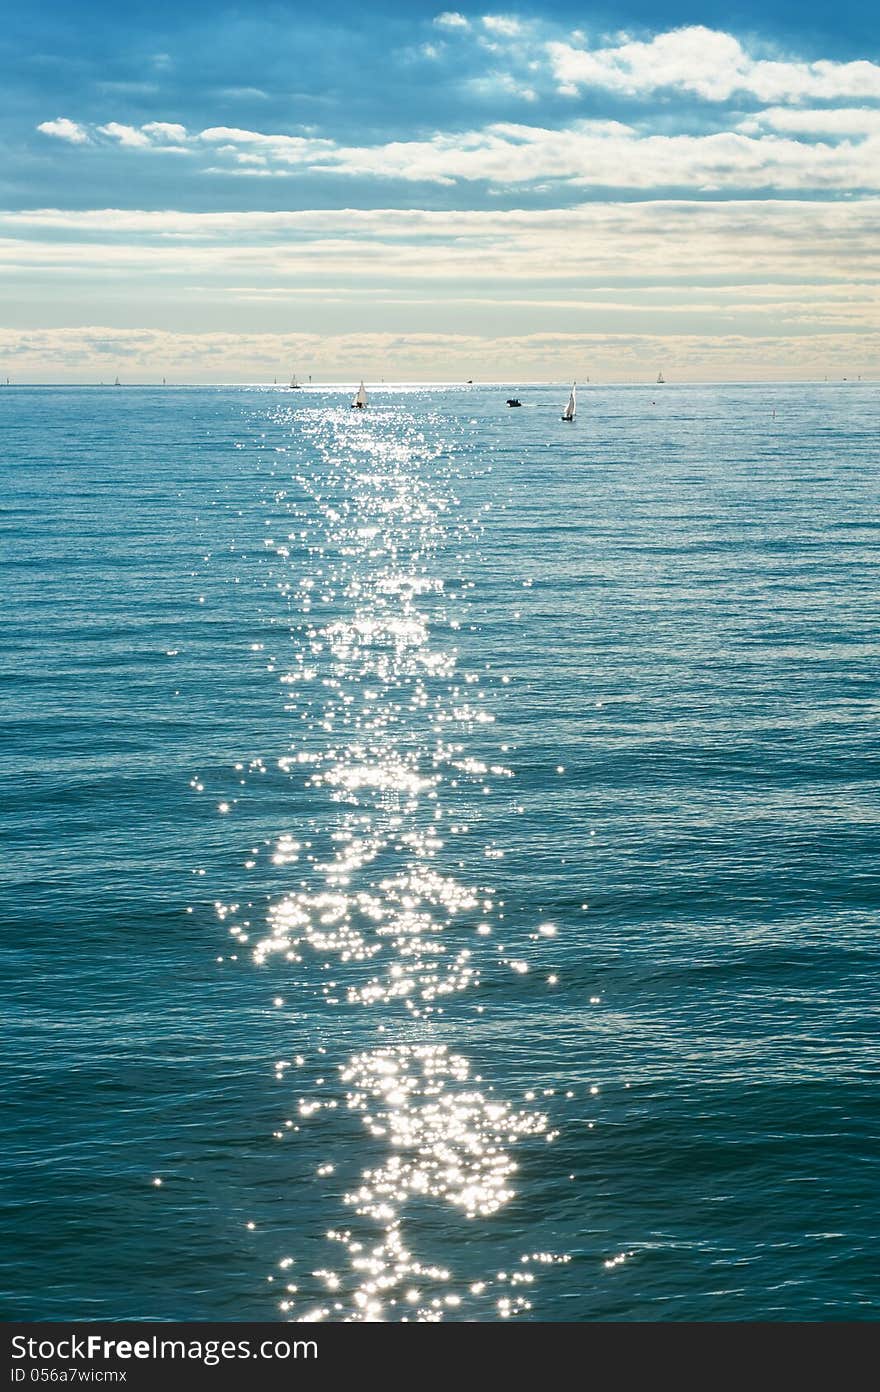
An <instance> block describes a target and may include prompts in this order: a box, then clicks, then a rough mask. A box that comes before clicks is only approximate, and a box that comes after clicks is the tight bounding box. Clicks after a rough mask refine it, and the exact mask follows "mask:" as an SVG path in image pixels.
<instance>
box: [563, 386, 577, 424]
mask: <svg viewBox="0 0 880 1392" xmlns="http://www.w3.org/2000/svg"><path fill="white" fill-rule="evenodd" d="M576 415H577V383H576V382H572V384H571V395H570V396H569V398H568V405H567V406H566V408H565V410H564V411H563V413H562V419H563V420H564V421H573V420H574V418H575V416H576Z"/></svg>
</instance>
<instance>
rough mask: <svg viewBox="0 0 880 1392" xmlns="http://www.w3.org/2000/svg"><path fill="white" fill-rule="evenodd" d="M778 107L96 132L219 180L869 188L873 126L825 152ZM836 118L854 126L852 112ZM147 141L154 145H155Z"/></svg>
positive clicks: (496, 84)
mask: <svg viewBox="0 0 880 1392" xmlns="http://www.w3.org/2000/svg"><path fill="white" fill-rule="evenodd" d="M471 81H472V84H473V85H472V90H474V91H475V92H476V93H478V94H479V95H481V96H483V97H485V98H486V99H491V97H492V96H493V95H497V94H499V93H505V94H507V95H514V96H516V97H518V98H520V99H522V100H525V101H528V102H534V101H535V100H536V93H535V89H534V88H533V87H531V86H528V85H526V84H525V83H521V82H520V81H519V80H518V79H517V78H516V77H515V76H513V75H512V74H510V73H505V72H492V73H489V74H488V75H487V76H485V77H482V78H476V79H472V80H471ZM781 110H782V108H770V113H771V114H770V115H768V116H767V118H766V125H769V127H770V129H769V130H768V129H766V126H765V124H763V123H762V119H761V118H760V117H756V118H753V119H750V120H749V121H747V122H740V124H739V126H738V127H736V128H734V129H731V130H721V131H716V132H713V133H711V134H708V135H691V134H684V135H675V134H665V133H664V134H662V135H660V134H653V133H651V132H650V130H647V131H646V130H642V129H639V128H636V127H634V126H631V125H626V124H624V123H622V122H619V121H597V120H591V121H586V120H583V121H572V122H569V124H568V125H567V126H566V127H565V128H564V129H562V130H558V129H551V128H548V127H543V126H531V125H524V124H517V123H511V122H493V123H491V124H488V125H485V126H482V127H480V128H478V129H474V130H470V131H465V132H462V133H455V134H450V133H445V132H438V133H437V134H435V135H433V136H431V137H430V138H428V139H421V140H395V141H389V142H387V143H386V144H382V145H350V146H341V145H338V144H337V143H336V142H335V141H333V140H330V139H325V138H319V137H316V136H311V135H308V136H305V135H282V134H274V133H271V132H265V131H253V130H246V129H242V128H240V127H236V126H211V127H208V128H207V129H205V130H203V131H201V132H200V133H198V134H194V135H192V136H187V135H186V132H185V131H184V128H183V127H182V126H177V125H175V124H173V123H168V122H159V121H157V122H150V123H149V125H147V126H144V127H142V128H141V129H136V128H135V127H133V126H123V125H119V124H118V123H117V122H110V123H108V124H107V125H104V126H99V127H98V128H97V129H98V131H99V133H101V134H104V135H108V136H111V137H112V138H114V139H116V140H117V141H118V142H119V143H120V144H122V145H124V146H126V147H128V148H131V149H135V150H136V149H141V150H143V149H152V150H157V149H160V150H163V151H164V152H166V153H171V152H172V151H176V152H180V151H182V150H184V149H186V150H190V151H194V152H197V151H200V150H201V151H202V152H203V153H204V152H205V148H206V147H211V156H212V159H211V166H210V172H211V173H218V172H219V173H222V172H224V168H223V161H224V160H226V161H228V167H227V169H226V172H227V173H229V174H235V173H239V174H242V173H244V172H246V171H247V167H248V166H251V167H252V168H253V167H255V166H256V162H255V161H253V160H242V159H241V158H240V155H241V154H242V153H250V154H259V155H260V156H262V157H263V166H264V171H263V172H266V173H272V174H275V175H283V174H285V173H291V172H294V171H305V172H311V173H321V174H336V175H341V176H356V177H358V178H364V177H372V178H374V179H383V180H384V179H397V180H404V181H408V182H426V183H437V184H446V185H451V184H455V183H456V182H463V183H468V182H476V181H480V182H486V183H488V184H490V185H493V186H496V187H506V188H511V187H525V186H528V185H538V186H540V187H542V188H545V187H546V186H547V185H548V184H560V185H568V186H570V187H574V188H578V187H584V188H586V187H593V188H596V187H599V188H609V189H611V188H619V189H645V190H650V189H672V188H680V189H687V188H692V189H698V190H700V191H701V192H706V191H712V190H716V189H737V190H741V191H742V190H758V189H774V190H785V191H794V190H817V191H818V190H825V191H828V192H835V191H848V190H868V189H877V188H880V131H878V130H877V127H876V124H875V123H874V122H873V120H866V121H865V122H864V123H863V124H862V125H861V128H860V129H859V135H860V136H861V138H858V136H854V137H851V138H840V139H838V138H837V137H838V136H840V137H846V135H847V130H848V128H847V125H846V123H842V124H841V126H840V128H839V129H835V126H834V118H833V113H829V116H828V119H827V128H826V133H828V134H833V135H834V136H835V143H833V144H829V143H827V142H824V143H823V142H822V141H814V140H810V139H806V140H804V139H798V138H797V137H798V135H799V134H801V133H802V132H801V131H800V130H799V129H798V118H797V117H796V116H795V117H794V118H788V117H786V116H785V115H780V114H778V113H779V112H780V111H781ZM811 119H814V118H811ZM815 120H816V122H817V130H821V124H820V123H819V122H818V118H815ZM846 121H847V122H849V124H850V125H852V126H853V128H854V129H856V123H855V121H854V118H853V117H852V116H851V115H850V116H848V117H847V118H846ZM82 129H84V128H82ZM169 132H170V134H169ZM86 134H87V132H86ZM151 137H155V139H156V140H160V139H162V140H164V141H165V144H164V145H162V146H157V144H156V143H155V141H154V139H152V138H151ZM218 159H219V162H218Z"/></svg>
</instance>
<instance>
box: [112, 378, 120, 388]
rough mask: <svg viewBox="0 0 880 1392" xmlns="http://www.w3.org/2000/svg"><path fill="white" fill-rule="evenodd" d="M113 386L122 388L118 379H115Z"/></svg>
mask: <svg viewBox="0 0 880 1392" xmlns="http://www.w3.org/2000/svg"><path fill="white" fill-rule="evenodd" d="M113 385H114V387H121V386H122V383H121V382H120V380H119V378H118V377H117V378H116V381H115V382H114V383H113Z"/></svg>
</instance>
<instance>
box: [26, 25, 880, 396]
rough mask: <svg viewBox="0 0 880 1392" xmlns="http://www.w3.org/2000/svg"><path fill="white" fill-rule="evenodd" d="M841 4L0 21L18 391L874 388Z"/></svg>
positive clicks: (872, 289) (876, 351) (860, 188)
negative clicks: (382, 386) (80, 384)
mask: <svg viewBox="0 0 880 1392" xmlns="http://www.w3.org/2000/svg"><path fill="white" fill-rule="evenodd" d="M878 34H880V28H878V25H877V22H876V14H875V10H874V6H873V5H869V4H867V3H865V4H861V3H858V4H857V3H853V2H852V0H841V3H836V4H835V5H833V6H828V5H827V4H823V5H821V6H820V5H819V4H817V3H816V0H799V3H797V4H795V3H793V0H765V3H760V4H759V3H757V0H742V2H741V3H738V4H737V3H736V2H735V0H734V3H732V4H727V5H724V6H722V5H721V4H719V3H712V0H707V3H669V4H666V5H664V6H662V7H661V6H659V5H657V4H656V3H654V4H649V3H647V2H646V0H621V3H620V4H618V5H615V6H614V7H611V6H609V5H600V6H592V5H589V4H587V3H574V2H573V0H559V3H556V4H554V5H552V6H550V5H543V4H531V5H526V4H515V5H511V6H509V7H504V8H499V9H493V8H486V7H484V6H477V7H476V8H471V7H469V6H463V7H462V8H450V9H444V8H443V7H442V5H438V4H436V3H435V4H433V5H430V4H425V3H422V0H409V3H407V4H405V5H404V4H401V3H397V4H389V3H387V0H380V3H378V4H360V5H355V4H352V3H349V2H348V0H342V2H341V3H338V4H334V5H333V6H332V7H330V6H328V7H320V6H314V7H307V6H305V5H303V4H289V3H274V4H273V3H268V4H263V5H260V6H259V7H255V6H253V5H252V4H249V5H245V4H242V5H239V6H227V5H224V4H223V3H222V0H221V2H220V3H214V4H211V5H210V6H209V5H207V4H204V3H202V0H191V2H190V3H186V4H182V3H179V0H178V3H174V4H172V3H169V0H152V3H149V4H145V3H141V0H133V3H128V4H126V5H124V6H119V5H118V4H114V5H111V4H109V3H103V0H78V3H77V4H76V5H71V4H70V3H69V0H63V3H56V0H43V3H41V4H40V5H39V7H37V6H33V5H20V6H18V7H17V8H14V7H12V5H11V4H9V0H7V5H6V7H5V13H4V18H3V24H2V26H0V64H2V72H3V97H2V99H0V377H5V376H7V375H8V376H9V377H10V378H11V379H12V380H13V381H84V382H85V381H96V380H104V379H108V378H109V379H112V377H113V376H115V375H116V374H117V373H118V374H119V376H120V378H121V379H123V380H124V381H132V382H133V381H147V380H152V381H156V380H159V379H160V378H161V377H163V376H167V377H168V379H169V381H180V382H184V381H186V382H202V381H204V382H210V381H239V380H241V381H252V380H267V379H268V380H271V378H272V376H274V375H279V377H280V376H281V375H282V374H284V375H286V374H288V373H290V372H291V371H296V372H297V373H298V375H299V376H300V378H304V377H307V376H308V375H312V376H313V378H314V380H315V381H318V380H328V381H329V380H339V381H350V380H357V379H358V378H359V377H361V376H364V377H366V378H367V379H371V378H372V379H373V380H376V379H378V378H379V377H384V378H385V379H386V380H389V381H390V380H393V379H405V380H451V381H460V380H464V379H467V378H473V379H475V380H497V381H536V380H558V381H563V380H567V379H571V378H575V377H577V378H579V379H580V380H583V379H584V378H586V377H588V376H589V377H590V378H591V380H593V381H634V382H635V381H652V380H654V378H655V377H656V375H657V372H658V370H660V369H662V370H663V372H664V374H665V375H666V377H667V379H668V380H670V381H672V380H681V381H683V380H741V379H742V380H754V379H774V380H777V379H778V380H797V379H801V378H809V377H816V376H818V377H824V376H826V375H827V376H829V377H831V378H835V377H843V376H846V377H853V376H856V375H859V374H861V375H863V376H868V377H870V376H880V315H878V277H880V237H878V230H880V52H878V48H880V42H878Z"/></svg>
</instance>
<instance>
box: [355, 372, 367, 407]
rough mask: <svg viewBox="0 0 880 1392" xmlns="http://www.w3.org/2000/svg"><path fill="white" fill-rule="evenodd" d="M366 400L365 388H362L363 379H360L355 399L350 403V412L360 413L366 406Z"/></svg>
mask: <svg viewBox="0 0 880 1392" xmlns="http://www.w3.org/2000/svg"><path fill="white" fill-rule="evenodd" d="M367 400H368V398H367V391H366V388H365V386H364V383H363V379H361V384H360V386H359V387H358V389H357V396H356V397H355V399H354V401H353V402H352V403H351V408H352V410H353V411H362V410H363V409H364V407H365V406H366V404H367Z"/></svg>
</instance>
